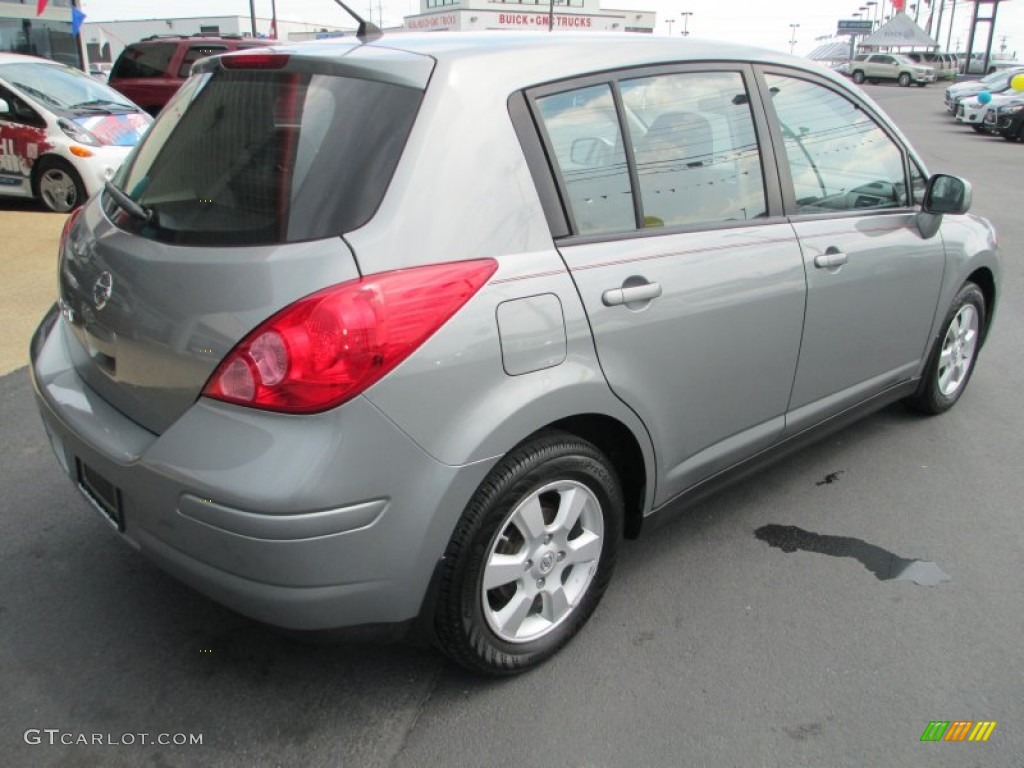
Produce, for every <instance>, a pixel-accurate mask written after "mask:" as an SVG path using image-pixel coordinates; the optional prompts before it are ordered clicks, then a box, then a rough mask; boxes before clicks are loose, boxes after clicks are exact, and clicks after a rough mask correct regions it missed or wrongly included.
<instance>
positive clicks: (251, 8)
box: [249, 0, 256, 37]
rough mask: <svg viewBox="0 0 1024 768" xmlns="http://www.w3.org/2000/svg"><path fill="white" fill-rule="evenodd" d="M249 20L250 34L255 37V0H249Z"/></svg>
mask: <svg viewBox="0 0 1024 768" xmlns="http://www.w3.org/2000/svg"><path fill="white" fill-rule="evenodd" d="M249 21H250V23H251V24H252V36H253V37H256V0H249Z"/></svg>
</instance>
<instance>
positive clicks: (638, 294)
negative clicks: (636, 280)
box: [601, 283, 661, 307]
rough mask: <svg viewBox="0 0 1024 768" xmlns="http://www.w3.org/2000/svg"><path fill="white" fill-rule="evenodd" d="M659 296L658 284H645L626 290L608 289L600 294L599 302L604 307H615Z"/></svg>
mask: <svg viewBox="0 0 1024 768" xmlns="http://www.w3.org/2000/svg"><path fill="white" fill-rule="evenodd" d="M659 296H661V284H660V283H645V284H643V285H631V286H628V287H626V288H609V289H608V290H607V291H605V292H604V293H602V294H601V302H602V303H603V304H604V305H605V306H606V307H617V306H619V305H620V304H632V303H633V302H634V301H650V300H651V299H656V298H658V297H659Z"/></svg>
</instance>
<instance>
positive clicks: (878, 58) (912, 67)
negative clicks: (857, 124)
mask: <svg viewBox="0 0 1024 768" xmlns="http://www.w3.org/2000/svg"><path fill="white" fill-rule="evenodd" d="M850 77H852V78H853V82H855V83H857V84H858V85H859V84H861V83H863V82H864V81H865V80H867V81H868V82H869V83H877V82H879V81H880V80H895V81H896V82H897V83H899V84H900V85H901V86H902V87H904V88H906V87H907V86H909V85H910V84H911V83H916V84H917V85H918V86H920V87H922V88H923V87H924V86H926V85H927V84H928V83H934V82H935V70H934V69H932V68H931V67H929V66H927V65H925V64H917V63H915V62H913V61H911V60H910V59H908V58H907V57H906V56H898V55H896V54H893V53H862V54H861V55H859V56H855V57H854V58H853V61H851V62H850Z"/></svg>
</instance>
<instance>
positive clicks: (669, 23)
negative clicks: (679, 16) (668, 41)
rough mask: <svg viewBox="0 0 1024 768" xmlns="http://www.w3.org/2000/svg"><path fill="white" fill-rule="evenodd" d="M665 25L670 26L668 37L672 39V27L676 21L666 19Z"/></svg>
mask: <svg viewBox="0 0 1024 768" xmlns="http://www.w3.org/2000/svg"><path fill="white" fill-rule="evenodd" d="M665 23H666V24H668V36H669V37H672V25H673V24H675V23H676V20H675V19H665Z"/></svg>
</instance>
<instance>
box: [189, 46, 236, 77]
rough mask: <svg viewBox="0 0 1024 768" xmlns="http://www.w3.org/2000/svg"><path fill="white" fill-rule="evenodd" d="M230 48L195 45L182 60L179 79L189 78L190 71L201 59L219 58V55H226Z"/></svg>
mask: <svg viewBox="0 0 1024 768" xmlns="http://www.w3.org/2000/svg"><path fill="white" fill-rule="evenodd" d="M227 49H228V48H227V46H226V45H194V46H192V47H191V48H189V49H188V50H187V51H185V57H184V58H183V59H182V60H181V66H180V67H178V77H188V74H189V71H190V70H191V69H192V65H193V64H195V63H196V62H197V61H199V60H200V59H205V58H206V57H207V56H217V55H218V54H221V53H224V51H226V50H227Z"/></svg>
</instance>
